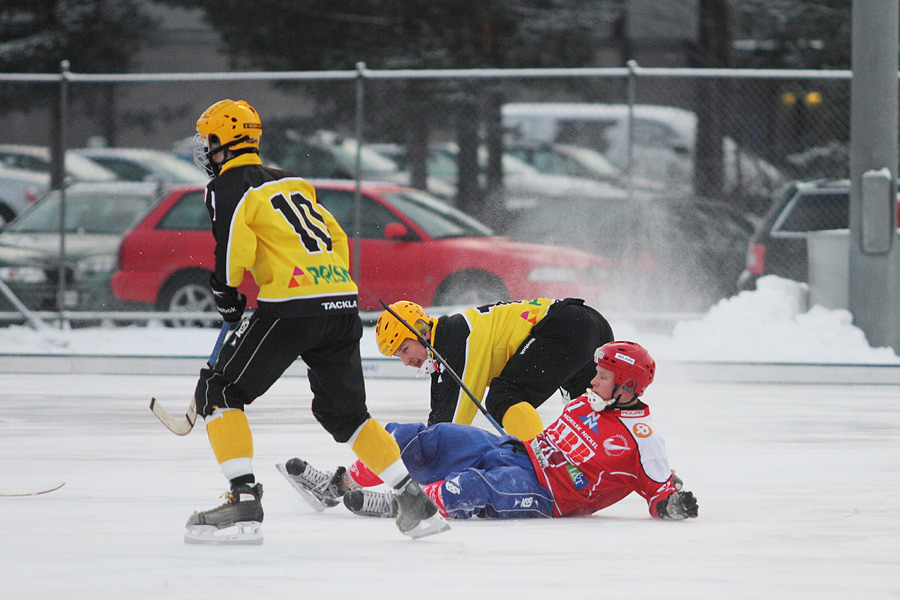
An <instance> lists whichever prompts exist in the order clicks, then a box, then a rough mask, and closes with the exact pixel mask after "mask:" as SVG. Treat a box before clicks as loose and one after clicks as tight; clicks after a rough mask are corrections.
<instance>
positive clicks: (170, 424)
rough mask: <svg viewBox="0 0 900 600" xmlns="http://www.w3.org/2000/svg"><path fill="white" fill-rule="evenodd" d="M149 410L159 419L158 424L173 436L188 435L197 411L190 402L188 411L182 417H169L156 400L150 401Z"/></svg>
mask: <svg viewBox="0 0 900 600" xmlns="http://www.w3.org/2000/svg"><path fill="white" fill-rule="evenodd" d="M150 410H151V411H153V414H154V415H156V418H157V419H159V421H160V423H162V424H163V425H165V426H166V428H167V429H168V430H169V431H171V432H172V433H174V434H175V435H187V434H189V433H190V432H191V430H192V429H193V428H194V423H195V422H196V421H197V409H196V407H195V406H194V403H193V402H191V407H190V408H189V409H188V411H187V413H185V415H184V417H182V418H180V419H179V418H176V417H173V416H172V415H170V414H169V413H168V412H167V411H166V409H164V408H163V407H162V405H161V404H160V403H159V402H158V401H157V400H156V398H151V399H150Z"/></svg>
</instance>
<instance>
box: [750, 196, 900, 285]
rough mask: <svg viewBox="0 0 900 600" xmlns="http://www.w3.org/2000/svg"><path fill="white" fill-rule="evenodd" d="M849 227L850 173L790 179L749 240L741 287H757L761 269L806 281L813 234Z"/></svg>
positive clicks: (764, 273)
mask: <svg viewBox="0 0 900 600" xmlns="http://www.w3.org/2000/svg"><path fill="white" fill-rule="evenodd" d="M898 200H900V194H898ZM898 226H900V223H898ZM849 227H850V180H849V179H820V180H816V181H795V182H792V183H790V184H788V185H786V186H785V187H784V188H783V189H782V190H781V191H779V192H778V193H777V194H775V195H774V198H773V201H772V204H771V206H770V208H769V211H768V212H767V213H766V215H765V217H763V220H762V222H761V223H760V224H759V226H758V227H757V229H756V231H755V232H754V234H753V237H752V238H751V239H750V241H749V244H748V246H747V251H746V260H745V267H744V270H743V271H742V272H741V274H740V276H739V279H738V287H739V288H740V289H742V290H752V289H755V288H756V280H757V279H759V278H760V277H762V276H763V275H779V276H781V277H784V278H786V279H793V280H795V281H806V280H807V278H808V277H809V255H808V249H807V238H808V237H809V234H810V233H812V232H815V231H823V230H828V229H848V228H849Z"/></svg>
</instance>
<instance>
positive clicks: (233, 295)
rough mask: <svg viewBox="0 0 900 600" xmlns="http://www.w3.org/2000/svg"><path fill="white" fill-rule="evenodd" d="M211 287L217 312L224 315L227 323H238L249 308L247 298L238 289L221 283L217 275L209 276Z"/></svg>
mask: <svg viewBox="0 0 900 600" xmlns="http://www.w3.org/2000/svg"><path fill="white" fill-rule="evenodd" d="M209 287H211V288H212V292H213V298H215V300H216V310H218V311H219V314H220V315H222V318H223V319H224V320H225V322H226V323H237V322H238V321H240V320H241V316H242V315H243V314H244V309H245V308H247V297H246V296H245V295H243V294H242V293H240V292H239V291H237V288H233V287H231V286H227V285H225V284H224V283H220V282H219V280H218V279H216V274H215V273H213V274H211V275H210V276H209Z"/></svg>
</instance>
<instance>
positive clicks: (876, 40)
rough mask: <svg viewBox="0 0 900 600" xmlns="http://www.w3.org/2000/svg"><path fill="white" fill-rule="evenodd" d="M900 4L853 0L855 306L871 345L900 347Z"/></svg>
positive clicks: (852, 245) (856, 319)
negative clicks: (899, 72) (899, 209)
mask: <svg viewBox="0 0 900 600" xmlns="http://www.w3.org/2000/svg"><path fill="white" fill-rule="evenodd" d="M898 9H900V3H898V0H854V1H853V5H852V19H853V22H852V28H853V43H852V66H853V82H852V84H851V91H850V104H851V109H850V180H851V184H850V185H851V187H850V256H849V261H850V265H849V266H850V281H849V306H850V311H851V312H852V313H853V319H854V322H855V323H856V325H857V326H858V327H860V328H861V329H862V330H863V331H864V332H865V334H866V337H867V338H868V340H869V344H870V345H872V346H875V347H880V346H891V347H893V348H894V350H895V351H898V352H900V244H898V243H897V240H896V239H895V230H896V227H897V185H896V183H895V182H896V178H897V114H898V108H897V89H898V78H897V69H898V59H897V56H898V22H900V21H898V17H900V13H898Z"/></svg>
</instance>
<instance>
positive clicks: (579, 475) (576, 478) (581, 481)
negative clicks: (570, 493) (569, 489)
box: [566, 465, 588, 490]
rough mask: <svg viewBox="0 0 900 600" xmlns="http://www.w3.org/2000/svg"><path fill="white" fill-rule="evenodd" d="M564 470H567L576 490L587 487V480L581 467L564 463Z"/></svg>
mask: <svg viewBox="0 0 900 600" xmlns="http://www.w3.org/2000/svg"><path fill="white" fill-rule="evenodd" d="M566 470H567V471H568V472H569V477H570V478H571V479H572V483H573V484H574V485H575V489H576V490H580V489H583V488H585V487H587V485H588V480H587V477H585V476H584V473H583V472H582V471H581V469H579V468H578V467H573V466H572V465H566Z"/></svg>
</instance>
